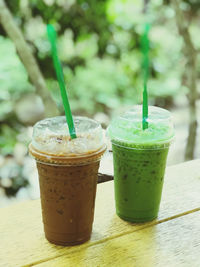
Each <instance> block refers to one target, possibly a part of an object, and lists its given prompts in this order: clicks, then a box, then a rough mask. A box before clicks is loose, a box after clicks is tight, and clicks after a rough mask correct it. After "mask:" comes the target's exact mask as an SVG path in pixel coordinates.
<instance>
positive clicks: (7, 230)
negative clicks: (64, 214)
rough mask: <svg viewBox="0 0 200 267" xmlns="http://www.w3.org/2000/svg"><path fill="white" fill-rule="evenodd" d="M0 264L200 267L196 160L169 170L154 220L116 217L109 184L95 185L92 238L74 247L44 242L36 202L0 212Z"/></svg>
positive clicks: (198, 170)
mask: <svg viewBox="0 0 200 267" xmlns="http://www.w3.org/2000/svg"><path fill="white" fill-rule="evenodd" d="M0 266H1V267H4V266H5V267H10V266H11V267H15V266H16V267H17V266H36V267H47V266H52V267H53V266H55V267H57V266H58V267H64V266H70V267H71V266H73V267H74V266H75V267H76V266H77V267H79V266H80V267H82V266H83V267H90V266H91V267H96V266H125V267H129V266H130V267H132V266H136V267H140V266H141V267H154V266H155V267H157V266H159V267H160V266H162V267H165V266H170V267H171V266H172V267H173V266H185V267H189V266H191V267H196V266H198V267H199V266H200V160H194V161H190V162H186V163H182V164H178V165H174V166H172V167H168V168H167V170H166V175H165V183H164V190H163V197H162V202H161V207H160V212H159V217H158V219H156V220H154V221H153V222H149V223H143V224H131V223H128V222H125V221H123V220H121V219H120V218H119V217H118V216H117V215H115V205H114V194H113V181H111V182H105V183H103V184H99V185H98V186H97V198H96V207H95V221H94V225H93V233H92V237H91V240H90V241H88V242H86V243H85V244H82V245H79V246H74V247H61V246H55V245H52V244H50V243H48V241H47V240H46V239H45V238H44V233H43V226H42V219H41V209H40V201H39V200H34V201H27V202H24V203H20V204H16V205H13V206H10V207H7V208H1V209H0Z"/></svg>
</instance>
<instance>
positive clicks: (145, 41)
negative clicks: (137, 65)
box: [142, 23, 150, 130]
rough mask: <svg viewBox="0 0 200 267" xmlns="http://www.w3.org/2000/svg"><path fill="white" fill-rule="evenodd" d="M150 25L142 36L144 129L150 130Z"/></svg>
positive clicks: (146, 26) (146, 25)
mask: <svg viewBox="0 0 200 267" xmlns="http://www.w3.org/2000/svg"><path fill="white" fill-rule="evenodd" d="M149 30H150V25H149V24H148V23H146V24H145V30H144V34H143V36H142V53H143V57H144V58H143V72H144V89H143V105H142V129H143V130H145V129H147V128H148V122H147V119H148V93H147V80H148V76H149V57H148V54H149V39H148V32H149Z"/></svg>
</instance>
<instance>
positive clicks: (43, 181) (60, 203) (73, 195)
mask: <svg viewBox="0 0 200 267" xmlns="http://www.w3.org/2000/svg"><path fill="white" fill-rule="evenodd" d="M29 149H30V152H31V154H32V155H33V154H34V151H33V148H32V147H31V146H30V147H29ZM104 151H105V149H104V150H101V152H100V153H99V154H98V157H97V154H95V157H94V160H93V161H91V155H89V157H90V162H87V158H86V157H85V161H86V164H85V165H83V162H82V161H81V165H78V164H77V162H76V165H74V166H66V165H63V164H57V165H51V164H48V163H47V162H46V160H45V162H42V161H40V162H37V168H38V174H39V182H40V195H41V204H42V217H43V223H44V231H45V236H46V238H47V239H48V240H49V241H50V242H52V243H54V244H57V245H76V244H80V243H83V242H85V241H87V240H89V239H90V236H91V232H92V224H93V219H94V206H95V196H96V185H97V174H98V168H99V160H100V157H101V155H102V154H103V152H104ZM40 160H41V157H40ZM36 161H37V158H36Z"/></svg>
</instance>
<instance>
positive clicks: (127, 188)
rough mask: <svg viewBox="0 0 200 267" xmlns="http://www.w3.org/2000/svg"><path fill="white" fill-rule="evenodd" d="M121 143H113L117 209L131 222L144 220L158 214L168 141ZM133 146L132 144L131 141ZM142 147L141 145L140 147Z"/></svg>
mask: <svg viewBox="0 0 200 267" xmlns="http://www.w3.org/2000/svg"><path fill="white" fill-rule="evenodd" d="M166 144H168V143H165V144H164V145H162V144H160V145H157V147H156V149H155V144H152V145H150V144H148V145H147V146H146V149H144V148H145V145H144V144H143V145H142V144H141V147H140V145H137V147H136V148H131V147H130V143H129V144H127V146H126V144H125V143H124V142H123V144H121V145H123V146H120V143H119V144H116V143H115V144H114V143H113V144H112V148H113V159H114V186H115V202H116V212H117V215H118V216H119V217H121V218H122V219H124V220H127V221H130V222H145V221H150V220H153V219H155V218H156V217H157V215H158V211H159V206H160V200H161V194H162V187H163V179H164V173H165V166H166V159H167V154H168V149H169V147H168V145H167V146H166ZM133 146H134V145H133ZM140 148H141V149H140Z"/></svg>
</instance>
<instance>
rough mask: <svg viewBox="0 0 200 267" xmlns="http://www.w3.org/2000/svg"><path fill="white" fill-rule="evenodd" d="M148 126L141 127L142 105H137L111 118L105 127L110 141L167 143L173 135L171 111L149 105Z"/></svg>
mask: <svg viewBox="0 0 200 267" xmlns="http://www.w3.org/2000/svg"><path fill="white" fill-rule="evenodd" d="M147 122H148V128H147V129H145V130H143V129H142V106H141V105H137V106H135V107H133V108H132V109H130V110H129V111H127V112H125V113H124V114H123V115H121V116H119V117H117V118H115V119H113V120H112V122H111V124H110V125H109V127H108V129H107V134H108V136H109V137H110V139H111V141H112V142H113V143H116V144H120V143H125V145H126V144H127V145H131V144H132V145H134V144H135V145H150V146H152V145H157V144H163V143H166V142H167V143H169V142H170V141H171V140H172V139H173V137H174V127H173V123H172V117H171V113H170V112H169V111H168V110H166V109H162V108H159V107H154V106H149V114H148V119H147Z"/></svg>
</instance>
